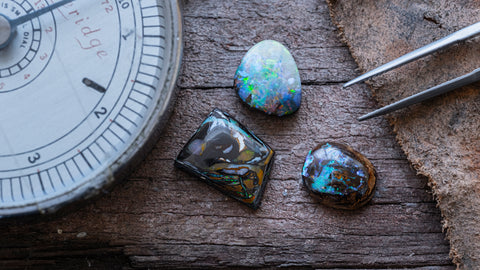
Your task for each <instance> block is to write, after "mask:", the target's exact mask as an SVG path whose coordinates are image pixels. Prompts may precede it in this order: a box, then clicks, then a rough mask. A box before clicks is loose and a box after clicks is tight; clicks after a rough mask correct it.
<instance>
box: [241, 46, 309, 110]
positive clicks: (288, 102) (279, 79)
mask: <svg viewBox="0 0 480 270" xmlns="http://www.w3.org/2000/svg"><path fill="white" fill-rule="evenodd" d="M234 85H235V89H236V90H237V93H238V95H239V96H240V98H241V99H242V101H244V102H245V103H246V104H247V105H248V106H250V107H252V108H255V109H258V110H261V111H263V112H265V113H267V114H274V115H278V116H283V115H287V114H291V113H294V112H295V111H297V110H298V108H299V107H300V103H301V100H302V88H301V82H300V75H299V73H298V68H297V64H296V63H295V60H294V59H293V57H292V55H291V54H290V52H289V51H288V50H287V48H285V46H283V45H282V44H280V43H279V42H277V41H273V40H264V41H262V42H260V43H257V44H256V45H255V46H253V47H252V48H251V49H250V50H249V51H248V52H247V53H246V54H245V56H244V57H243V59H242V62H241V63H240V66H239V67H238V69H237V72H236V73H235V77H234Z"/></svg>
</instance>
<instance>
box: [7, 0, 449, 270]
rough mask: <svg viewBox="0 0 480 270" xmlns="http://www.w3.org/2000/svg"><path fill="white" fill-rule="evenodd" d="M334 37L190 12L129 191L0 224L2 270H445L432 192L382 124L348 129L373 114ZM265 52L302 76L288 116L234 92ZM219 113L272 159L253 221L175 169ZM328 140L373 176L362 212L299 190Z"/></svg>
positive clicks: (202, 6)
mask: <svg viewBox="0 0 480 270" xmlns="http://www.w3.org/2000/svg"><path fill="white" fill-rule="evenodd" d="M337 34H338V33H337V32H336V28H335V27H334V26H333V24H332V23H331V22H330V18H329V13H328V8H327V6H326V4H325V3H324V1H320V0H302V1H287V0H278V1H274V0H269V1H260V0H256V1H218V0H217V1H216V0H208V1H207V0H206V1H198V0H197V1H195V0H191V1H186V6H185V40H186V47H185V57H184V66H183V76H182V79H181V81H180V86H181V89H180V91H179V94H178V98H177V101H176V106H175V109H174V112H173V115H172V117H171V119H170V122H169V124H168V125H167V127H166V129H165V132H164V134H163V135H162V137H161V138H160V140H159V143H158V144H157V145H156V147H155V148H154V149H153V151H152V153H151V154H150V155H149V156H148V157H147V159H146V160H145V161H144V162H143V163H142V165H141V166H139V168H138V169H137V170H136V171H135V172H133V174H132V175H131V176H130V177H129V178H128V179H127V180H126V181H125V182H122V183H121V184H119V185H117V186H116V187H115V188H114V190H113V191H112V192H111V193H106V194H105V195H104V196H103V197H101V198H99V199H97V200H94V201H92V202H91V203H89V204H88V205H87V206H83V207H81V208H79V209H77V210H76V211H74V212H72V213H67V214H63V215H60V216H54V217H48V218H46V219H45V218H44V219H33V220H13V221H2V222H0V226H2V231H0V238H1V239H2V241H0V268H2V269H3V268H11V269H24V268H27V267H28V268H29V269H32V268H38V269H41V268H50V269H52V268H58V269H63V268H65V267H67V266H68V267H71V268H77V269H83V268H87V267H92V268H107V269H111V268H122V269H139V268H140V269H141V268H184V267H189V268H192V267H193V268H196V267H198V268H206V267H228V268H231V267H272V268H276V267H315V268H328V269H333V268H336V269H346V268H348V269H382V268H385V269H387V268H388V269H404V268H406V267H407V268H411V269H422V270H424V269H435V270H440V269H441V270H445V269H453V266H452V265H451V263H450V260H449V258H448V250H449V247H448V243H447V242H446V241H445V240H444V234H443V233H442V230H441V225H440V213H439V211H438V209H436V208H435V202H434V201H433V199H432V196H431V194H430V193H429V189H428V188H427V186H426V179H424V178H422V177H419V176H417V175H416V173H415V171H414V170H413V169H412V168H411V167H410V165H409V163H408V162H407V161H406V158H405V156H404V154H403V153H402V151H401V150H400V148H399V146H398V145H397V143H396V142H395V139H394V135H393V134H392V131H391V129H390V128H389V126H388V124H387V122H386V121H385V120H382V119H376V120H374V121H371V122H368V123H358V122H357V121H356V120H355V118H356V116H358V115H360V114H362V113H365V112H367V111H369V110H371V109H372V108H373V107H374V105H375V103H374V102H373V101H372V100H371V99H370V98H369V97H368V89H366V88H365V87H357V88H355V89H353V90H345V89H342V88H341V82H344V81H346V80H347V79H348V78H351V77H353V75H354V74H355V68H356V66H355V63H354V61H353V60H352V59H351V57H350V55H349V52H348V49H347V48H346V47H345V46H344V45H342V44H341V42H340V41H339V39H338V38H337ZM264 39H276V40H278V41H280V42H282V43H283V44H285V45H286V46H287V47H289V48H290V49H291V51H292V54H293V56H294V57H295V59H296V61H297V64H298V66H299V69H300V72H301V77H302V80H303V84H304V85H303V88H304V93H305V94H304V98H303V104H302V107H301V108H300V110H299V111H298V112H297V113H296V114H295V115H293V116H291V117H286V118H274V117H269V116H266V115H263V114H261V113H257V112H254V111H250V110H249V109H247V108H246V107H245V106H243V105H242V104H240V102H239V99H238V98H237V97H236V94H235V93H234V91H233V89H232V88H231V87H232V84H233V79H232V78H233V74H234V72H235V69H236V66H237V65H238V63H239V62H240V59H241V58H242V57H243V55H244V53H245V52H246V50H247V49H248V48H249V47H250V46H252V45H253V44H255V43H256V42H258V41H261V40H264ZM214 107H218V108H221V109H224V110H226V111H228V112H230V113H231V114H232V115H234V116H235V117H236V118H237V119H238V120H239V121H240V122H242V123H243V124H245V125H246V126H247V127H248V128H250V129H251V130H253V131H254V132H255V134H256V135H258V136H259V137H261V138H262V139H263V140H265V141H266V142H268V143H269V144H270V145H271V146H272V148H274V149H275V150H276V153H277V155H276V158H275V164H274V167H273V169H272V173H271V180H270V182H269V183H268V185H267V189H266V192H265V196H264V199H263V203H262V206H261V207H260V209H259V210H257V211H253V210H251V209H249V208H248V207H246V206H244V205H241V204H239V203H238V202H236V201H234V200H232V199H230V198H227V197H225V196H224V195H222V194H221V193H219V192H217V191H216V190H214V189H212V188H211V187H209V186H207V185H205V184H204V183H202V182H200V181H198V180H197V179H195V178H194V177H191V176H190V175H188V174H186V173H184V172H182V171H179V170H177V169H175V168H174V166H173V159H174V158H175V156H176V155H177V154H178V152H179V151H180V149H181V148H182V147H183V145H184V143H185V142H186V141H187V140H188V138H189V137H190V135H191V134H192V133H193V131H194V130H195V129H196V128H197V126H198V125H199V124H200V122H201V121H202V120H203V118H204V117H205V116H206V115H207V114H208V113H209V112H210V111H211V110H212V109H213V108H214ZM325 140H333V141H337V142H340V141H343V142H345V143H348V144H350V145H351V146H352V147H354V148H355V149H357V150H359V151H360V152H362V153H364V154H365V155H366V156H367V157H368V158H370V159H371V160H372V162H373V163H374V165H375V166H376V168H377V170H378V175H379V179H378V186H377V190H376V192H375V196H374V198H373V200H372V202H371V203H370V204H369V205H367V206H366V207H364V208H362V209H361V210H359V211H355V212H348V211H338V210H333V209H329V208H326V207H322V206H321V205H319V204H317V203H316V202H315V201H314V200H313V199H312V198H311V197H310V196H309V195H308V193H307V191H306V189H305V188H304V187H303V184H302V183H301V176H300V172H301V167H302V164H303V161H304V158H305V155H306V154H307V152H308V151H309V150H310V149H311V148H312V147H314V146H315V145H316V144H317V143H319V142H321V141H325Z"/></svg>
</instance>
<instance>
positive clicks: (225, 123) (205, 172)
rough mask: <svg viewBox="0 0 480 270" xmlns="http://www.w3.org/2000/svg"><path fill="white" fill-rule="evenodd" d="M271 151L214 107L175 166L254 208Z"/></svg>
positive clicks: (263, 181)
mask: <svg viewBox="0 0 480 270" xmlns="http://www.w3.org/2000/svg"><path fill="white" fill-rule="evenodd" d="M273 155H274V152H273V150H272V149H271V148H270V147H269V146H268V145H267V144H265V143H264V142H262V141H261V140H260V139H259V138H258V137H256V136H255V135H254V134H253V133H251V132H250V131H248V130H247V129H246V128H245V127H244V126H243V125H241V124H240V123H239V122H237V121H236V120H235V119H233V118H232V117H231V116H229V115H228V114H227V113H225V112H222V111H220V110H218V109H215V110H214V111H213V112H211V113H210V114H209V115H208V117H207V119H205V121H204V122H203V123H202V124H201V125H200V127H199V128H198V130H197V132H195V134H194V135H193V136H192V138H191V139H190V140H189V141H188V142H187V144H186V145H185V147H184V148H183V149H182V151H181V152H180V154H179V155H178V157H177V159H176V160H175V165H176V166H177V167H179V168H181V169H184V170H186V171H187V172H189V173H191V174H194V175H196V176H198V177H200V179H202V180H204V181H206V182H207V184H210V185H212V186H214V187H215V188H217V189H219V190H220V191H222V192H223V193H225V194H227V195H229V196H231V197H233V198H235V199H237V200H239V201H241V202H243V203H245V204H247V205H248V206H250V207H252V208H254V209H256V208H258V207H259V205H260V201H261V198H262V194H263V191H264V189H265V186H266V183H267V177H268V174H269V172H270V167H271V165H272V163H273Z"/></svg>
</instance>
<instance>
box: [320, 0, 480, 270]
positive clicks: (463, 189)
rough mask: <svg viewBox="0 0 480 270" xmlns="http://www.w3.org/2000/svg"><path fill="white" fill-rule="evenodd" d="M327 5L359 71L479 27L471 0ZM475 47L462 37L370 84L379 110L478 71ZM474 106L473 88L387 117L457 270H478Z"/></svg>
mask: <svg viewBox="0 0 480 270" xmlns="http://www.w3.org/2000/svg"><path fill="white" fill-rule="evenodd" d="M328 2H330V4H331V7H332V9H331V11H332V15H333V18H334V21H335V22H336V23H337V24H338V26H339V28H341V29H343V31H342V34H343V35H342V36H343V37H344V39H345V41H346V42H347V44H348V46H349V47H350V49H351V52H352V55H353V56H354V57H355V59H356V61H357V63H358V64H359V67H360V69H361V70H362V71H367V70H370V69H373V68H374V67H376V66H378V65H379V63H386V62H388V61H390V60H392V59H395V58H397V57H399V56H401V55H402V54H404V53H407V52H409V51H412V50H413V49H415V48H419V47H421V46H423V45H426V44H428V43H430V42H431V41H433V40H438V39H440V38H442V37H444V36H447V35H448V34H450V33H453V32H454V31H456V30H459V29H461V28H463V27H466V26H468V25H471V24H473V23H476V22H478V21H480V10H479V9H478V7H479V2H478V1H472V0H456V1H450V0H439V1H434V2H432V1H424V0H412V1H408V2H406V1H391V0H377V1H363V2H361V3H356V2H355V3H354V2H352V1H348V0H345V1H342V0H335V1H334V0H328ZM352 18H353V19H352ZM479 48H480V46H479V39H478V38H473V39H469V40H468V41H466V42H461V43H459V44H456V45H455V46H451V47H450V48H448V49H444V50H441V51H439V52H437V53H435V54H433V55H430V56H428V57H425V58H423V59H420V60H417V61H414V62H412V63H410V64H408V65H405V66H403V67H401V68H398V69H396V70H393V71H390V72H388V73H385V74H383V75H381V76H377V77H375V78H373V79H371V80H370V81H369V84H370V85H371V86H372V90H373V91H374V93H375V97H376V98H377V100H378V101H379V103H380V104H387V103H391V102H392V101H394V100H399V99H400V98H403V97H407V96H409V95H412V94H414V93H418V92H420V91H421V90H424V89H427V88H429V87H432V86H434V85H437V84H439V83H442V82H446V81H448V80H451V79H453V78H456V77H458V76H461V75H463V74H466V73H468V72H471V71H473V70H474V69H477V68H478V66H479V65H478V63H479V62H480V54H479V52H480V49H479ZM479 102H480V87H479V84H478V83H475V84H471V85H468V86H466V87H463V88H460V89H457V91H454V92H451V93H448V94H445V95H441V96H439V97H436V98H434V99H432V100H429V101H426V102H423V103H421V104H418V105H415V106H411V107H409V108H407V109H404V110H400V111H398V112H395V113H392V114H390V116H389V117H390V119H391V122H392V125H393V126H394V130H395V131H396V133H397V140H398V141H399V143H400V145H401V147H402V149H403V150H404V152H405V153H407V158H408V159H409V160H410V161H411V162H412V164H413V166H414V167H415V168H416V169H417V171H418V172H419V173H420V174H422V175H425V176H427V177H428V178H429V181H430V185H431V186H432V188H433V192H434V194H435V197H436V198H437V200H438V205H439V208H440V210H441V213H442V215H443V217H444V220H443V224H444V226H445V229H446V232H447V237H448V238H449V240H450V246H451V252H450V253H451V255H452V257H453V261H454V262H455V263H457V264H458V266H459V268H461V269H480V239H479V235H480V181H479V180H480V156H479V153H480V136H479V134H478V131H479V130H480V106H479V104H480V103H479Z"/></svg>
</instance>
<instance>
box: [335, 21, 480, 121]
mask: <svg viewBox="0 0 480 270" xmlns="http://www.w3.org/2000/svg"><path fill="white" fill-rule="evenodd" d="M478 34H480V22H477V23H475V24H472V25H470V26H467V27H465V28H463V29H460V30H458V31H456V32H454V33H452V34H450V35H448V36H446V37H444V38H442V39H439V40H437V41H435V42H432V43H430V44H428V45H425V46H423V47H421V48H419V49H416V50H414V51H412V52H409V53H407V54H405V55H403V56H400V57H399V58H397V59H395V60H393V61H390V62H388V63H386V64H384V65H382V66H379V67H377V68H376V69H373V70H371V71H369V72H367V73H365V74H363V75H361V76H359V77H357V78H355V79H353V80H351V81H349V82H347V83H346V84H344V85H343V87H348V86H350V85H352V84H355V83H358V82H362V81H365V80H368V79H369V78H371V77H373V76H375V75H379V74H382V73H385V72H387V71H389V70H392V69H394V68H397V67H400V66H402V65H405V64H407V63H410V62H412V61H414V60H417V59H419V58H421V57H424V56H426V55H429V54H431V53H434V52H436V51H438V50H440V49H443V48H446V47H448V46H450V45H453V44H455V43H457V42H460V41H463V40H466V39H469V38H471V37H473V36H476V35H478ZM479 80H480V68H478V69H475V70H474V71H472V72H470V73H468V74H465V75H463V76H460V77H458V78H455V79H453V80H450V81H448V82H444V83H442V84H439V85H437V86H434V87H432V88H429V89H427V90H425V91H422V92H420V93H417V94H415V95H412V96H410V97H407V98H404V99H402V100H399V101H397V102H395V103H392V104H390V105H387V106H385V107H383V108H380V109H378V110H375V111H373V112H371V113H368V114H366V115H363V116H361V117H359V118H358V120H359V121H363V120H367V119H370V118H372V117H376V116H380V115H383V114H386V113H390V112H393V111H395V110H398V109H401V108H404V107H407V106H410V105H412V104H415V103H419V102H422V101H424V100H427V99H430V98H433V97H436V96H438V95H441V94H444V93H446V92H449V91H452V90H454V89H457V88H460V87H462V86H465V85H468V84H471V83H473V82H476V81H479Z"/></svg>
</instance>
